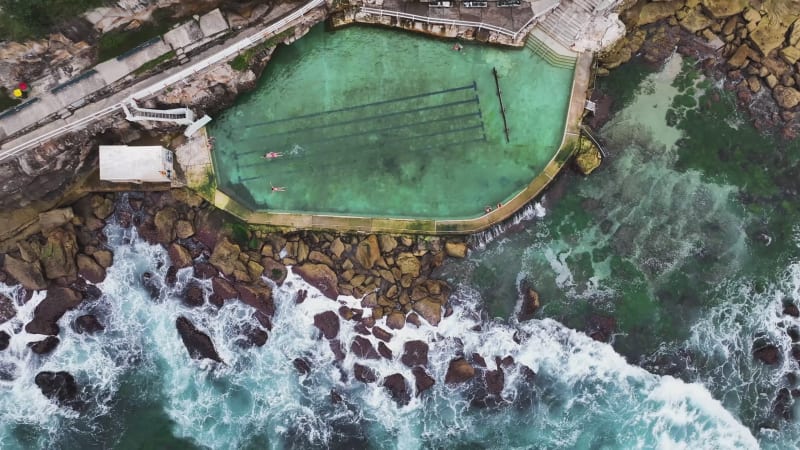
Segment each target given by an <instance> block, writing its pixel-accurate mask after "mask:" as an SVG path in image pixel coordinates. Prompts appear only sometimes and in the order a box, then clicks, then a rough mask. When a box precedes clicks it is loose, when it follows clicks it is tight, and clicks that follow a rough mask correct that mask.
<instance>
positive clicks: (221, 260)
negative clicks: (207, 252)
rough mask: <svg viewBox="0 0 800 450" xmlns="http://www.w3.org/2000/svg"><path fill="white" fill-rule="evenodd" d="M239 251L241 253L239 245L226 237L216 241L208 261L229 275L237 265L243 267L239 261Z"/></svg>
mask: <svg viewBox="0 0 800 450" xmlns="http://www.w3.org/2000/svg"><path fill="white" fill-rule="evenodd" d="M239 253H241V249H240V248H239V246H238V245H236V244H234V243H233V242H231V241H229V240H228V238H227V237H226V238H223V239H222V240H221V241H219V242H217V245H216V246H215V247H214V251H213V252H211V258H210V259H209V260H208V262H209V263H211V265H212V266H214V267H216V268H217V269H218V270H219V271H220V272H222V273H224V274H225V275H228V276H230V275H232V274H233V271H234V270H236V269H237V268H239V266H242V267H243V264H242V262H241V261H239Z"/></svg>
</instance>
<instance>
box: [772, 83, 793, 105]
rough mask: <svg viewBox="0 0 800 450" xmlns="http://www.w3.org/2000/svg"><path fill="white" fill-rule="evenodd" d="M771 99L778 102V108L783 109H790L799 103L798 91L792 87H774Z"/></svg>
mask: <svg viewBox="0 0 800 450" xmlns="http://www.w3.org/2000/svg"><path fill="white" fill-rule="evenodd" d="M772 97H773V98H774V99H775V101H776V102H778V106H780V107H781V108H784V109H792V108H794V107H795V106H797V104H798V103H800V91H798V90H797V89H795V88H792V87H786V86H781V85H778V86H775V88H774V89H773V90H772Z"/></svg>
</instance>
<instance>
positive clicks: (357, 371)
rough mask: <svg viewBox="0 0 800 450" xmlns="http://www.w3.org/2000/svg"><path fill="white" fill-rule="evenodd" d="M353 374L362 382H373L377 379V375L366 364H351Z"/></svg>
mask: <svg viewBox="0 0 800 450" xmlns="http://www.w3.org/2000/svg"><path fill="white" fill-rule="evenodd" d="M353 376H354V377H355V379H356V380H358V381H360V382H362V383H374V382H376V381H378V375H376V374H375V371H374V370H372V369H371V368H369V367H367V366H362V365H361V364H359V363H355V364H353Z"/></svg>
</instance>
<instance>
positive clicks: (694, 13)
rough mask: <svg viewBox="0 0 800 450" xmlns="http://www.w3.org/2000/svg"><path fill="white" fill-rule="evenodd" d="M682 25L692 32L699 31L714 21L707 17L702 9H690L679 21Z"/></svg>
mask: <svg viewBox="0 0 800 450" xmlns="http://www.w3.org/2000/svg"><path fill="white" fill-rule="evenodd" d="M678 23H679V24H680V26H681V27H682V28H683V29H685V30H686V31H688V32H690V33H697V32H698V31H700V30H702V29H705V28H708V27H710V26H711V24H712V23H713V21H712V20H711V19H709V18H708V17H706V16H705V15H704V14H703V13H702V12H701V11H700V10H697V9H692V10H689V12H688V14H686V16H685V17H683V18H682V19H680V20H679V21H678Z"/></svg>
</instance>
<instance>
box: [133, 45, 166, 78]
mask: <svg viewBox="0 0 800 450" xmlns="http://www.w3.org/2000/svg"><path fill="white" fill-rule="evenodd" d="M174 57H175V50H170V51H168V52H167V53H164V54H163V55H161V56H159V57H158V58H153V59H151V60H150V61H147V62H146V63H144V64H142V65H141V66H139V68H138V69H136V70H134V71H133V74H134V75H135V76H139V75H141V74H143V73H145V72H147V71H148V70H150V69H154V68H156V67H157V66H159V65H161V63H164V62H167V61H169V60H171V59H172V58H174Z"/></svg>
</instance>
